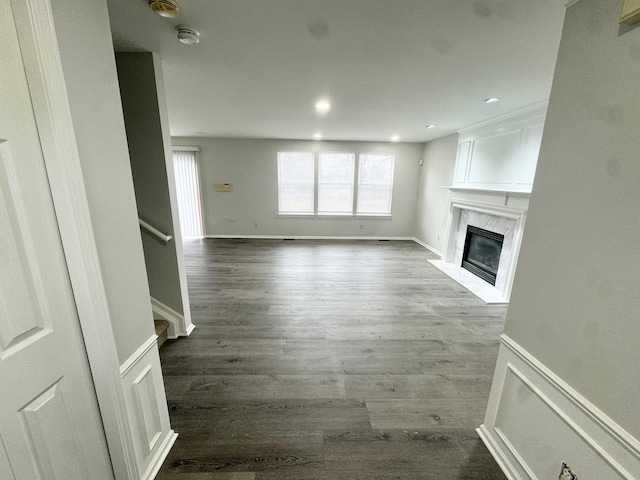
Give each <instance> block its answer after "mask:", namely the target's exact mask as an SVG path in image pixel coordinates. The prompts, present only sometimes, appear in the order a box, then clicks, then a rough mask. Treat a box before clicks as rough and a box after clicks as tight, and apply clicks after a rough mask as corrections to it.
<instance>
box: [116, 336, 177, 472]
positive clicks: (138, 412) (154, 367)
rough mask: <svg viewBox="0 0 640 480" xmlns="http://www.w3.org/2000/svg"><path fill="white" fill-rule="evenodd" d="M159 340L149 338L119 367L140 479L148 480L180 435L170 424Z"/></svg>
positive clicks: (153, 337)
mask: <svg viewBox="0 0 640 480" xmlns="http://www.w3.org/2000/svg"><path fill="white" fill-rule="evenodd" d="M156 339H157V336H156V335H152V336H151V337H149V338H148V339H147V340H146V341H145V342H144V343H143V344H142V345H141V346H140V347H139V348H138V349H137V350H136V352H135V353H134V354H133V355H132V356H131V357H129V358H128V359H127V360H126V361H125V362H124V363H123V364H122V365H121V366H120V372H121V376H122V386H123V390H124V392H125V400H126V403H127V411H128V414H129V418H130V420H131V421H130V423H129V429H130V432H131V437H132V438H133V444H134V445H133V446H134V451H135V458H136V463H137V467H138V471H139V472H141V473H140V477H139V478H141V479H149V480H150V479H152V478H154V477H155V475H156V474H157V473H158V471H159V470H160V467H161V466H162V462H163V461H164V459H165V458H166V456H167V455H168V453H169V450H170V449H171V446H172V445H173V443H174V442H175V440H176V438H177V436H178V435H177V434H176V433H175V432H174V431H173V430H172V429H171V426H170V424H169V414H168V411H167V408H166V405H167V399H166V395H165V391H164V384H163V382H162V369H161V367H160V356H159V353H158V347H157V343H156Z"/></svg>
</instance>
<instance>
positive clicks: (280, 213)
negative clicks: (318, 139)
mask: <svg viewBox="0 0 640 480" xmlns="http://www.w3.org/2000/svg"><path fill="white" fill-rule="evenodd" d="M284 155H309V156H311V161H312V164H313V166H312V169H313V186H312V188H313V203H312V209H311V211H307V212H304V211H301V212H288V211H284V210H281V209H280V206H281V199H282V197H281V188H280V185H282V184H283V183H282V182H281V172H282V169H281V163H280V162H281V159H282V156H284ZM276 170H277V190H278V204H277V212H278V216H284V217H291V216H295V217H309V216H312V217H313V216H315V212H316V206H317V204H318V198H317V196H318V194H317V190H318V189H317V180H316V179H317V162H316V156H315V154H314V153H312V152H301V151H279V152H278V153H277V156H276Z"/></svg>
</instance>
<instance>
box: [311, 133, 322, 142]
mask: <svg viewBox="0 0 640 480" xmlns="http://www.w3.org/2000/svg"><path fill="white" fill-rule="evenodd" d="M313 138H315V139H316V140H320V139H322V134H321V133H314V134H313Z"/></svg>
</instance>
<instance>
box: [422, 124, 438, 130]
mask: <svg viewBox="0 0 640 480" xmlns="http://www.w3.org/2000/svg"><path fill="white" fill-rule="evenodd" d="M425 128H428V129H429V130H431V129H432V128H436V126H435V125H434V124H433V123H430V124H429V125H427V126H426V127H425Z"/></svg>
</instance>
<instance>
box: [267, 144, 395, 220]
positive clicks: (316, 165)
mask: <svg viewBox="0 0 640 480" xmlns="http://www.w3.org/2000/svg"><path fill="white" fill-rule="evenodd" d="M283 154H299V155H309V156H311V159H312V161H313V210H312V211H307V212H287V211H281V210H280V199H281V189H280V185H281V181H280V172H281V167H280V158H281V155H283ZM330 154H346V155H351V156H352V158H353V161H354V163H353V170H354V176H353V208H352V210H351V212H350V213H346V212H345V213H340V212H320V211H319V210H318V208H319V198H318V196H319V190H320V171H319V169H320V158H321V156H322V155H330ZM367 155H373V156H381V157H388V158H390V160H391V181H390V183H389V184H388V187H389V208H388V211H387V212H363V211H359V210H358V207H359V205H358V202H359V199H360V189H361V187H362V186H363V184H362V183H361V176H362V175H361V172H362V170H361V169H362V157H365V156H367ZM395 162H396V158H395V154H393V153H390V152H358V153H355V152H345V151H339V152H331V151H328V152H309V151H306V152H305V151H291V150H283V151H278V152H277V155H276V176H277V178H276V181H277V182H276V188H277V205H276V211H277V216H281V217H311V218H317V217H323V218H326V217H332V216H333V217H341V218H344V217H352V218H366V217H376V218H380V217H384V218H391V217H392V211H393V210H392V209H393V190H394V184H395Z"/></svg>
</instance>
